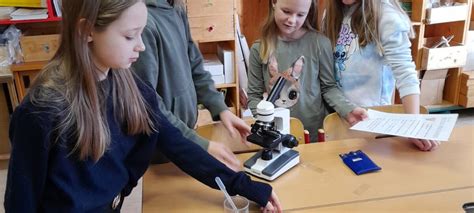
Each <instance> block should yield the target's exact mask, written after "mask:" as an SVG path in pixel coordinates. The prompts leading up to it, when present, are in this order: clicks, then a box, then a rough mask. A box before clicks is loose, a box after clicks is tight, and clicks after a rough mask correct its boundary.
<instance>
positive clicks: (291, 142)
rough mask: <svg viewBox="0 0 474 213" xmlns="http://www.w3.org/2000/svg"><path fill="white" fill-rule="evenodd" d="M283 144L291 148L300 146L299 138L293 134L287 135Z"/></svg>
mask: <svg viewBox="0 0 474 213" xmlns="http://www.w3.org/2000/svg"><path fill="white" fill-rule="evenodd" d="M283 146H285V147H288V148H290V149H291V148H293V147H295V146H298V140H296V137H295V136H293V135H290V134H288V135H285V136H284V138H283Z"/></svg>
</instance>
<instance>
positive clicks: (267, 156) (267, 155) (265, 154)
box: [262, 149, 273, 160]
mask: <svg viewBox="0 0 474 213" xmlns="http://www.w3.org/2000/svg"><path fill="white" fill-rule="evenodd" d="M272 158H273V151H272V150H271V149H264V150H263V151H262V160H271V159H272Z"/></svg>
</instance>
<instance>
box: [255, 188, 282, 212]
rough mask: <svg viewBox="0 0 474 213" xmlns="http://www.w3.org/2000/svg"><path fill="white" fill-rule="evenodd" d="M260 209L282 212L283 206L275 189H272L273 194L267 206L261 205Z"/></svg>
mask: <svg viewBox="0 0 474 213" xmlns="http://www.w3.org/2000/svg"><path fill="white" fill-rule="evenodd" d="M260 210H261V211H262V212H282V211H283V209H282V208H281V204H280V201H279V200H278V196H277V195H276V194H275V191H272V195H271V196H270V199H269V200H268V203H267V205H266V206H265V207H261V208H260Z"/></svg>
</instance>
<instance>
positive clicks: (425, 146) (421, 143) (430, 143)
mask: <svg viewBox="0 0 474 213" xmlns="http://www.w3.org/2000/svg"><path fill="white" fill-rule="evenodd" d="M408 140H410V142H412V143H413V144H415V145H416V146H417V147H418V149H420V150H421V151H433V150H435V149H436V148H437V147H438V146H439V144H440V142H439V141H434V140H425V139H416V138H409V139H408Z"/></svg>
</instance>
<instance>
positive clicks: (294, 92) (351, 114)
mask: <svg viewBox="0 0 474 213" xmlns="http://www.w3.org/2000/svg"><path fill="white" fill-rule="evenodd" d="M316 5H317V3H316V1H315V0H274V1H272V8H271V10H270V12H269V15H268V17H267V19H266V22H265V24H264V26H263V29H262V36H261V38H260V40H259V41H256V42H255V43H254V44H253V45H252V48H251V50H250V59H249V62H250V63H249V64H250V65H249V74H248V96H249V99H248V105H249V108H250V109H251V110H252V113H253V114H254V115H256V113H257V112H256V108H257V104H258V103H259V102H260V101H262V100H263V98H264V93H269V92H270V90H271V88H272V87H273V86H274V84H275V82H276V81H277V79H278V78H280V77H281V78H283V79H284V80H285V83H284V86H283V89H282V90H281V92H280V93H279V94H278V95H277V96H278V99H277V100H276V101H275V103H274V104H275V105H276V107H283V108H288V109H290V113H291V116H292V117H296V118H298V119H300V120H301V121H302V122H303V125H304V126H305V128H306V129H308V130H309V132H310V140H311V141H314V142H315V141H317V131H318V129H320V128H322V123H323V120H324V117H325V116H326V115H327V114H328V110H330V109H329V108H327V106H326V103H327V104H328V105H329V107H331V108H333V109H335V110H336V112H338V113H339V114H340V115H341V116H342V117H344V118H346V120H347V121H348V122H350V123H351V124H354V123H356V122H358V121H360V120H362V119H364V118H365V116H366V111H365V110H364V109H362V108H360V107H356V106H355V105H353V104H352V103H350V102H349V101H347V100H346V98H345V97H344V95H343V94H342V92H341V91H340V90H339V89H338V87H337V85H336V81H335V80H334V72H333V60H332V51H331V49H332V48H331V43H330V42H329V39H327V38H326V37H325V36H324V35H322V34H320V33H318V32H316V30H315V29H317V26H316V18H317V14H316V11H317V10H316Z"/></svg>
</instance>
